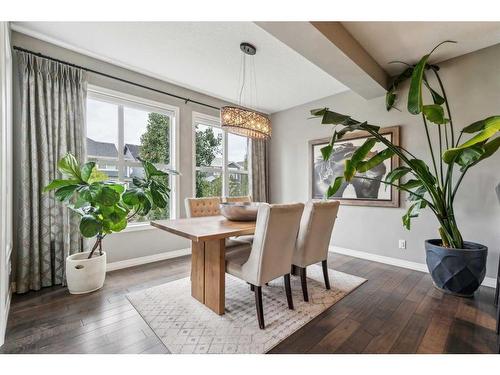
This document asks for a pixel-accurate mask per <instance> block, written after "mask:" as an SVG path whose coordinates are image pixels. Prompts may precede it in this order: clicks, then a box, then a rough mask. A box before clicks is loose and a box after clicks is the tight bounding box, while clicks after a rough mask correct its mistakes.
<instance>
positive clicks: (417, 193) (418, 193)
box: [408, 186, 427, 201]
mask: <svg viewBox="0 0 500 375" xmlns="http://www.w3.org/2000/svg"><path fill="white" fill-rule="evenodd" d="M426 192H427V189H426V188H425V186H420V187H419V188H417V189H416V190H414V191H413V192H412V193H408V194H409V195H408V200H409V201H418V200H420V199H421V197H423V196H424V195H425V193H426Z"/></svg>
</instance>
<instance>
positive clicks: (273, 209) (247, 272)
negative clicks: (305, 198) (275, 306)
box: [226, 203, 304, 329]
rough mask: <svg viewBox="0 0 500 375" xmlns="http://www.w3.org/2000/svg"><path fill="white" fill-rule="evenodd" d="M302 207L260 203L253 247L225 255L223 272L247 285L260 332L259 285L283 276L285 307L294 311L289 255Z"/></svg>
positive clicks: (260, 289)
mask: <svg viewBox="0 0 500 375" xmlns="http://www.w3.org/2000/svg"><path fill="white" fill-rule="evenodd" d="M303 209H304V204H302V203H295V204H268V203H261V204H260V206H259V211H258V214H257V223H256V227H255V237H254V241H253V244H252V246H251V248H250V246H249V247H248V248H247V249H246V250H240V251H236V252H233V253H231V254H228V256H227V257H226V272H227V273H229V274H231V275H233V276H235V277H237V278H239V279H241V280H244V281H246V282H247V283H249V284H250V287H251V289H252V290H253V291H254V294H255V306H256V309H257V319H258V321H259V327H260V329H264V328H265V325H264V309H263V306H262V286H264V285H265V284H266V283H268V282H269V281H271V280H274V279H276V278H278V277H281V276H283V277H284V281H285V291H286V298H287V302H288V308H290V309H293V300H292V290H291V287H290V269H291V266H292V256H293V251H294V248H295V242H296V240H297V233H298V231H299V225H300V218H301V215H302V211H303Z"/></svg>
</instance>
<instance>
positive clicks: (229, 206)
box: [220, 202, 259, 221]
mask: <svg viewBox="0 0 500 375" xmlns="http://www.w3.org/2000/svg"><path fill="white" fill-rule="evenodd" d="M258 210H259V204H258V203H255V202H228V203H221V204H220V212H221V214H222V215H223V216H224V217H225V218H226V219H228V220H233V221H255V220H257V211H258Z"/></svg>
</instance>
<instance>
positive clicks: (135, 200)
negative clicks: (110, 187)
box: [122, 188, 144, 206]
mask: <svg viewBox="0 0 500 375" xmlns="http://www.w3.org/2000/svg"><path fill="white" fill-rule="evenodd" d="M141 194H144V192H143V191H142V189H137V188H132V189H128V190H127V191H126V192H125V193H123V195H122V200H123V203H125V204H126V205H128V206H135V205H137V204H139V203H140V199H139V196H140V195H141Z"/></svg>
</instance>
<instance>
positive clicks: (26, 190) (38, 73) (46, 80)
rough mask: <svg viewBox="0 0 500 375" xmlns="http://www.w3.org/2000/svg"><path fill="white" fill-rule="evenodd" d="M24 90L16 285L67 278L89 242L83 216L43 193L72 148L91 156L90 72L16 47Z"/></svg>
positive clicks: (22, 289) (31, 287)
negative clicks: (68, 265) (68, 262)
mask: <svg viewBox="0 0 500 375" xmlns="http://www.w3.org/2000/svg"><path fill="white" fill-rule="evenodd" d="M16 55H17V63H18V71H19V78H20V81H19V85H20V90H19V91H20V96H21V98H20V99H21V113H20V116H18V119H19V120H20V123H18V124H15V126H18V127H19V128H20V129H21V138H22V139H20V140H19V142H18V144H19V145H20V146H19V147H20V148H21V149H20V152H19V155H20V164H19V166H18V167H19V168H20V171H19V172H18V173H19V176H18V178H19V181H20V182H19V185H18V186H19V189H18V191H16V197H17V202H16V203H17V207H18V208H19V209H18V217H17V241H16V255H17V259H16V276H15V280H16V291H17V292H18V293H24V292H27V291H28V290H39V289H40V288H42V287H46V286H51V285H57V284H62V283H64V263H65V259H66V257H67V256H68V254H70V253H71V254H72V253H75V252H79V251H81V250H82V248H83V243H82V240H81V237H80V235H79V231H78V218H77V217H75V215H71V214H70V213H69V211H68V209H67V208H64V207H63V206H62V205H61V204H60V203H59V202H56V201H55V200H54V197H53V193H51V194H50V195H49V194H42V189H43V187H44V186H45V185H47V184H48V183H49V182H50V181H51V180H53V179H55V178H60V175H59V172H58V171H57V162H58V160H59V159H60V158H62V157H63V156H64V155H65V154H66V153H67V152H71V153H73V154H74V155H75V156H76V158H77V159H78V160H79V161H83V159H84V157H85V107H86V92H87V74H86V72H84V71H82V70H80V69H76V68H73V67H70V66H67V65H63V64H60V63H57V62H53V61H49V60H47V59H44V58H40V57H37V56H35V55H32V54H29V53H25V52H16Z"/></svg>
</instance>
